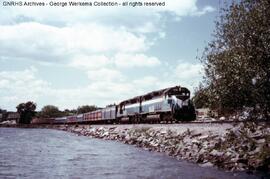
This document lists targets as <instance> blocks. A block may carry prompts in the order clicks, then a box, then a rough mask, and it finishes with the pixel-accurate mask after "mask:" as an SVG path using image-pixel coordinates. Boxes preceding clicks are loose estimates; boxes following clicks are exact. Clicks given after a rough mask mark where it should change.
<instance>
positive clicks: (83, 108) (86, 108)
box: [77, 105, 98, 114]
mask: <svg viewBox="0 0 270 179" xmlns="http://www.w3.org/2000/svg"><path fill="white" fill-rule="evenodd" d="M97 109H98V108H97V107H96V106H94V105H91V106H89V105H84V106H79V107H78V108H77V113H78V114H82V113H87V112H91V111H95V110H97Z"/></svg>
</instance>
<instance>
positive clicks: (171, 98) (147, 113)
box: [51, 86, 196, 124]
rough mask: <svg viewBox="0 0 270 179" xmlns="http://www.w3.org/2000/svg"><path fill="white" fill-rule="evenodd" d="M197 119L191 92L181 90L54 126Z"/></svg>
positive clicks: (138, 98) (62, 119)
mask: <svg viewBox="0 0 270 179" xmlns="http://www.w3.org/2000/svg"><path fill="white" fill-rule="evenodd" d="M195 119H196V113H195V108H194V106H193V104H192V101H191V100H190V91H189V90H188V89H187V88H185V87H181V86H175V87H171V88H165V89H161V90H158V91H152V92H150V93H147V94H145V95H142V96H136V97H134V98H131V99H128V100H124V101H122V102H120V103H119V104H117V105H109V106H107V107H105V108H103V109H98V110H96V111H92V112H88V113H84V114H79V115H73V116H65V117H59V118H54V120H53V121H52V122H51V123H53V124H64V123H65V124H69V123H159V122H169V121H175V122H178V121H191V120H195Z"/></svg>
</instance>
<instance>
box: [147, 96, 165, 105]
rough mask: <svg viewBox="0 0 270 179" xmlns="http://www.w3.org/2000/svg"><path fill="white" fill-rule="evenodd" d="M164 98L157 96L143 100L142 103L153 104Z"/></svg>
mask: <svg viewBox="0 0 270 179" xmlns="http://www.w3.org/2000/svg"><path fill="white" fill-rule="evenodd" d="M163 100H164V99H163V98H155V99H151V100H148V101H143V102H142V105H146V104H153V103H157V102H162V101H163Z"/></svg>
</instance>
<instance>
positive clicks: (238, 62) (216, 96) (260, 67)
mask: <svg viewBox="0 0 270 179" xmlns="http://www.w3.org/2000/svg"><path fill="white" fill-rule="evenodd" d="M269 9H270V1H269V0H242V1H241V2H239V3H235V2H233V3H232V4H231V5H230V6H227V7H225V8H223V9H221V16H220V19H219V21H218V22H217V23H216V31H215V34H214V40H213V41H211V42H210V43H209V44H208V47H207V48H206V49H205V51H204V53H203V55H202V57H201V61H202V62H203V64H204V67H205V80H204V86H205V90H206V91H207V94H208V98H209V100H210V104H211V107H213V108H218V109H220V110H221V111H222V110H226V109H227V110H228V109H229V110H238V109H242V108H243V107H245V106H250V107H254V109H257V110H260V112H263V113H264V115H265V117H266V118H268V119H269V106H270V11H269Z"/></svg>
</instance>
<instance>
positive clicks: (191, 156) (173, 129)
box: [54, 123, 270, 171]
mask: <svg viewBox="0 0 270 179" xmlns="http://www.w3.org/2000/svg"><path fill="white" fill-rule="evenodd" d="M198 125H199V124H197V126H195V125H194V126H192V125H187V124H185V125H184V126H183V125H182V126H181V124H178V125H163V126H162V125H119V126H113V125H108V126H106V125H105V126H98V125H97V126H94V125H93V126H86V125H84V126H83V125H80V126H68V125H62V126H54V128H57V129H60V130H64V131H69V132H73V133H76V134H79V135H84V136H90V137H95V138H101V139H108V140H118V141H122V142H124V143H127V144H132V145H136V146H138V147H142V148H144V149H147V150H151V151H157V152H164V153H166V154H168V155H170V156H173V157H175V158H177V159H185V160H189V161H193V162H196V163H199V164H200V165H201V166H205V167H206V166H217V167H219V168H224V169H226V170H231V171H236V170H237V171H242V170H265V171H269V170H270V127H269V125H268V124H267V125H266V124H262V123H260V124H255V123H240V124H237V125H235V126H232V125H229V126H228V125H227V126H226V127H223V126H222V125H221V124H215V125H220V127H219V126H215V127H214V128H213V127H211V124H208V126H207V125H204V126H201V127H198ZM212 125H213V124H212ZM221 126H222V127H221Z"/></svg>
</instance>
